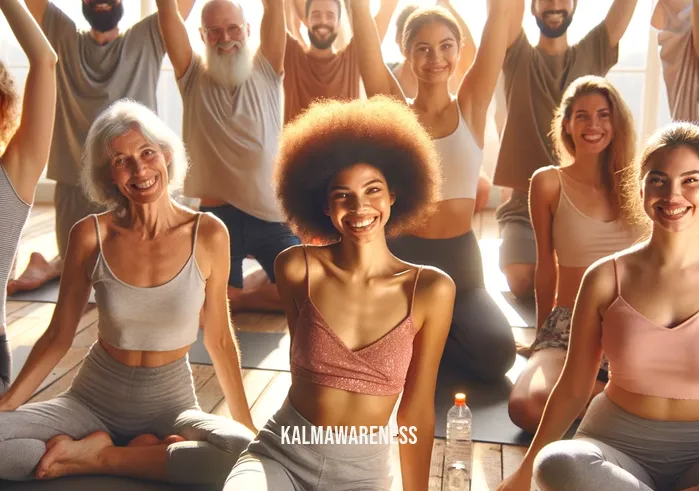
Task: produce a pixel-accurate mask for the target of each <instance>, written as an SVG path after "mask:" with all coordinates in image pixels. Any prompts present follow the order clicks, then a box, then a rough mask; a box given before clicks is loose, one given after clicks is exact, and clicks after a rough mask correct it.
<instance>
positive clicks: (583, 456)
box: [534, 392, 699, 491]
mask: <svg viewBox="0 0 699 491" xmlns="http://www.w3.org/2000/svg"><path fill="white" fill-rule="evenodd" d="M534 477H535V478H536V482H537V483H538V485H539V487H540V488H541V489H542V490H543V491H588V490H607V489H609V490H614V491H679V490H683V489H687V488H690V487H692V486H696V485H698V484H699V421H690V422H672V421H655V420H650V419H644V418H639V417H638V416H635V415H633V414H630V413H628V412H627V411H624V410H623V409H622V408H620V407H619V406H617V405H616V404H614V403H613V402H612V401H611V400H609V398H608V397H607V395H606V394H605V393H604V392H602V393H600V394H599V395H597V396H596V397H595V398H594V399H593V400H592V402H591V403H590V407H589V408H588V410H587V413H586V414H585V417H584V418H583V420H582V422H581V423H580V428H579V429H578V432H577V433H576V434H575V438H574V439H573V440H566V441H558V442H555V443H552V444H550V445H547V446H546V447H544V449H543V450H542V451H541V452H539V455H538V456H537V458H536V460H535V461H534Z"/></svg>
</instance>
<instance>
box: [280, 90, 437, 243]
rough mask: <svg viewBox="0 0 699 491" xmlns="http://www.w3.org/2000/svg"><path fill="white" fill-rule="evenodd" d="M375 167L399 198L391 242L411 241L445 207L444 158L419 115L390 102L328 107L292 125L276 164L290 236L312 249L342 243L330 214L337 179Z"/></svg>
mask: <svg viewBox="0 0 699 491" xmlns="http://www.w3.org/2000/svg"><path fill="white" fill-rule="evenodd" d="M359 163H366V164H369V165H371V166H374V167H376V168H377V169H378V170H380V171H381V173H382V174H383V175H384V177H385V178H386V183H387V185H388V188H389V190H390V191H391V192H392V193H394V194H395V197H396V200H395V204H394V205H393V206H392V207H391V216H390V218H389V221H388V223H387V224H386V234H387V235H388V236H391V237H395V236H397V235H400V234H405V233H410V232H411V231H414V230H415V229H416V228H417V227H419V226H420V225H421V224H423V223H424V221H425V220H426V219H427V218H428V217H429V215H430V214H431V213H432V212H433V211H434V204H435V203H436V202H438V201H439V199H440V194H439V193H440V185H441V168H440V162H439V155H438V154H437V151H436V149H435V146H434V143H433V141H432V139H431V138H430V136H429V134H428V133H427V132H426V131H425V129H424V128H423V127H422V125H421V124H420V122H419V121H418V119H417V117H416V115H415V113H414V112H413V111H412V110H411V109H410V108H409V107H408V106H407V105H406V104H405V103H404V102H399V101H398V100H396V99H393V98H389V97H386V96H375V97H372V98H370V99H367V100H354V101H350V102H339V101H333V100H322V101H317V102H315V103H313V104H312V105H311V106H310V107H309V109H308V110H307V111H305V112H304V113H303V114H302V115H301V116H299V117H298V118H296V119H295V120H294V121H292V122H291V123H289V124H288V125H287V126H286V127H285V128H284V132H283V134H282V139H281V144H280V148H279V155H278V160H277V167H276V174H275V182H276V194H277V198H278V200H279V202H280V204H281V207H282V209H283V211H284V214H285V215H286V219H287V221H288V223H289V225H290V226H291V228H292V230H293V231H294V232H295V233H296V234H297V235H298V236H299V237H301V239H302V240H304V241H306V242H310V241H314V242H316V243H318V242H323V243H331V242H334V241H337V240H338V239H339V232H338V231H337V229H335V227H334V225H333V224H332V221H331V220H330V217H328V216H327V215H326V214H325V211H324V209H325V208H326V207H327V204H328V187H329V185H330V182H331V180H332V179H333V177H334V176H335V175H337V174H338V172H340V171H341V170H343V169H346V168H348V167H351V166H353V165H355V164H359Z"/></svg>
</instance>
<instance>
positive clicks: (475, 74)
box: [350, 0, 515, 380]
mask: <svg viewBox="0 0 699 491" xmlns="http://www.w3.org/2000/svg"><path fill="white" fill-rule="evenodd" d="M369 4H370V1H369V0H353V1H352V4H351V9H350V10H351V13H352V16H353V20H354V22H353V29H354V39H355V42H356V43H357V49H358V50H359V52H361V53H362V56H360V57H359V67H360V71H361V74H362V80H363V81H364V86H365V88H366V92H367V95H368V96H372V95H375V94H387V95H391V96H394V97H397V98H399V99H400V100H406V99H405V95H404V94H403V91H402V90H401V88H400V86H399V84H398V82H396V79H395V78H394V77H393V75H392V74H391V72H390V70H389V69H388V68H387V67H386V65H385V64H384V61H383V58H382V55H381V46H380V43H379V40H378V37H377V35H376V28H375V26H374V22H373V20H372V18H371V12H370V8H369ZM508 4H509V2H508V1H505V0H489V6H490V8H489V15H488V20H487V21H486V25H485V28H484V32H483V37H482V42H481V45H480V48H479V49H478V53H477V54H476V57H475V61H474V62H473V65H472V66H471V68H470V69H469V70H468V72H467V73H466V75H465V76H464V77H463V80H462V81H461V84H460V87H459V91H458V95H457V96H456V97H455V98H454V97H452V96H451V94H450V93H449V77H450V76H451V75H452V73H453V72H454V70H455V68H456V66H457V64H458V61H459V56H460V49H461V40H462V36H461V31H460V29H459V25H458V23H457V21H456V20H455V19H454V17H453V15H452V14H451V13H449V11H448V10H446V9H444V8H442V7H436V8H420V9H417V10H416V11H415V12H413V13H412V14H411V15H410V17H409V18H408V20H407V22H406V25H405V29H404V32H403V38H402V41H403V47H404V52H405V53H406V57H407V58H406V59H407V62H406V63H407V64H408V66H410V67H411V68H412V70H413V72H414V73H415V76H416V78H417V81H418V90H417V96H416V97H415V99H414V100H408V101H406V102H407V103H408V104H409V105H410V107H411V108H412V109H413V110H414V111H415V113H416V114H417V116H418V119H419V121H420V123H421V124H422V125H423V126H424V127H425V129H426V130H427V131H428V133H429V134H430V136H431V137H432V139H433V141H434V142H435V145H436V147H437V151H438V153H439V154H440V157H441V160H442V175H443V181H442V189H441V199H440V200H439V201H438V202H437V212H436V213H435V214H434V215H433V216H432V217H430V219H429V220H428V221H427V223H426V224H425V225H424V226H423V227H422V228H421V229H420V230H418V231H416V232H415V233H413V235H410V236H405V237H401V238H398V239H396V240H392V241H391V242H390V244H389V247H390V248H391V250H392V252H393V253H394V254H395V255H396V256H398V257H400V258H401V259H404V260H406V261H410V262H414V263H418V264H429V265H431V266H435V267H438V268H440V269H442V270H443V271H445V272H446V273H447V274H449V275H450V276H451V277H452V279H453V280H454V282H455V283H456V288H457V297H456V302H455V305H454V316H453V323H452V329H451V331H450V334H449V340H448V341H447V347H446V349H445V354H444V356H445V357H446V358H449V359H450V360H452V361H453V362H454V363H455V364H457V366H459V367H460V369H461V370H463V371H464V372H468V373H469V374H470V375H472V376H475V377H476V378H480V379H484V380H495V379H501V378H502V377H503V376H504V374H505V373H506V372H507V370H509V368H510V367H511V366H512V363H513V362H514V357H515V346H514V339H513V336H512V330H511V328H510V325H509V323H508V322H507V319H506V318H505V316H504V314H503V313H502V312H501V311H500V309H499V308H498V307H497V305H496V304H495V302H494V301H493V300H492V298H491V297H490V296H489V294H488V293H487V291H486V290H485V287H484V281H483V265H482V260H481V255H480V249H479V247H478V242H477V240H476V238H475V235H474V234H473V232H472V230H471V221H472V218H473V212H474V206H475V198H476V194H477V191H476V190H477V187H478V179H479V174H480V168H481V163H482V159H483V151H482V148H483V140H484V133H485V124H486V113H487V110H488V105H489V104H490V100H491V99H492V96H493V93H494V92H495V87H496V84H497V80H498V76H499V74H500V69H501V67H502V63H503V61H504V58H505V51H506V49H507V41H508V39H507V37H508V29H509V22H510V20H509V10H510V9H509V8H508Z"/></svg>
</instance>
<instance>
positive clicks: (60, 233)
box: [8, 0, 194, 294]
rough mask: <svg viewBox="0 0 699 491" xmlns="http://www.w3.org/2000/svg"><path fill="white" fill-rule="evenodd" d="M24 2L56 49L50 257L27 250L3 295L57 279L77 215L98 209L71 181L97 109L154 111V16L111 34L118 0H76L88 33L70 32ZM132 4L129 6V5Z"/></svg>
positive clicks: (71, 27) (46, 10) (64, 19)
mask: <svg viewBox="0 0 699 491" xmlns="http://www.w3.org/2000/svg"><path fill="white" fill-rule="evenodd" d="M26 3H27V7H28V9H29V11H30V12H31V14H32V15H33V16H34V18H35V19H36V21H37V22H38V23H39V25H41V27H42V29H43V30H44V33H45V34H46V37H47V38H48V40H49V42H50V43H51V45H52V46H53V48H54V50H55V51H56V53H57V54H58V68H57V70H56V83H57V90H56V91H57V104H56V119H55V123H54V131H53V140H52V143H51V153H50V156H49V164H48V177H49V178H50V179H53V180H55V181H56V192H55V205H56V242H57V245H58V257H57V258H55V259H53V260H52V261H50V262H49V261H47V260H46V259H45V258H44V257H43V256H42V255H41V254H39V253H33V254H32V255H31V259H30V262H29V266H28V267H27V269H26V271H25V272H24V273H22V275H21V276H20V277H19V278H18V279H17V280H14V281H11V282H10V283H9V285H8V293H10V294H11V293H14V292H15V291H20V290H32V289H35V288H38V287H40V286H41V285H42V284H44V283H45V282H47V281H49V280H51V279H53V278H56V277H58V276H60V274H61V270H62V269H63V257H64V255H65V252H66V248H67V247H68V235H69V233H70V229H71V228H72V227H73V225H74V224H75V223H76V222H78V221H79V220H81V219H82V218H84V217H85V216H87V215H89V214H91V213H97V212H100V211H104V210H101V209H100V208H99V207H97V206H96V205H94V204H93V203H91V202H90V201H89V200H88V199H87V198H86V197H85V195H84V194H83V191H82V189H81V188H80V186H79V176H80V167H81V156H82V152H83V145H84V143H85V138H86V137H87V132H88V131H89V129H90V126H91V125H92V122H93V121H94V119H95V118H96V117H97V116H98V115H99V114H100V113H101V112H102V110H104V109H105V108H106V107H107V106H109V105H110V104H111V103H112V102H114V101H116V100H118V99H122V98H129V99H133V100H136V101H138V102H141V103H142V104H145V105H146V106H148V107H149V108H150V109H151V110H153V111H157V103H156V94H155V91H156V86H157V84H158V78H159V76H160V67H161V65H162V61H163V58H164V57H165V45H164V43H163V39H162V36H161V34H160V29H159V27H158V18H157V15H156V14H153V15H150V16H148V17H146V18H144V19H143V20H141V21H140V22H137V23H136V24H134V25H133V26H132V27H130V28H129V29H127V30H126V31H124V32H120V31H119V26H118V24H119V21H120V20H121V17H122V15H123V13H124V5H123V4H122V0H100V1H99V2H97V1H95V0H83V15H84V16H85V18H86V20H87V21H88V23H89V24H90V27H91V29H90V30H89V31H80V30H78V29H77V27H76V25H75V22H73V20H72V19H71V18H70V17H68V16H67V15H66V14H65V13H64V12H62V11H61V10H60V9H59V8H58V7H57V6H56V5H55V4H53V3H49V2H48V1H47V0H26ZM135 3H136V2H130V3H129V7H130V8H134V7H136V6H137V5H133V4H135ZM193 4H194V0H178V6H179V8H180V12H182V14H183V15H184V16H185V17H186V16H187V15H189V12H190V11H191V10H192V5H193Z"/></svg>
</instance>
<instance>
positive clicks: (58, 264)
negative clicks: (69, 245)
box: [7, 252, 63, 295]
mask: <svg viewBox="0 0 699 491" xmlns="http://www.w3.org/2000/svg"><path fill="white" fill-rule="evenodd" d="M62 267H63V261H61V260H60V259H58V258H57V259H56V260H53V261H51V262H48V261H47V260H46V259H45V258H44V256H42V255H41V254H39V253H38V252H32V255H31V256H29V264H28V265H27V269H25V270H24V273H22V274H21V275H20V276H19V278H17V279H15V280H10V281H9V282H8V283H7V294H8V295H12V294H14V293H17V292H23V291H29V290H36V289H37V288H39V287H40V286H41V285H43V284H44V283H46V282H48V281H51V280H52V279H54V278H58V277H59V276H60V275H61V269H62Z"/></svg>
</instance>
